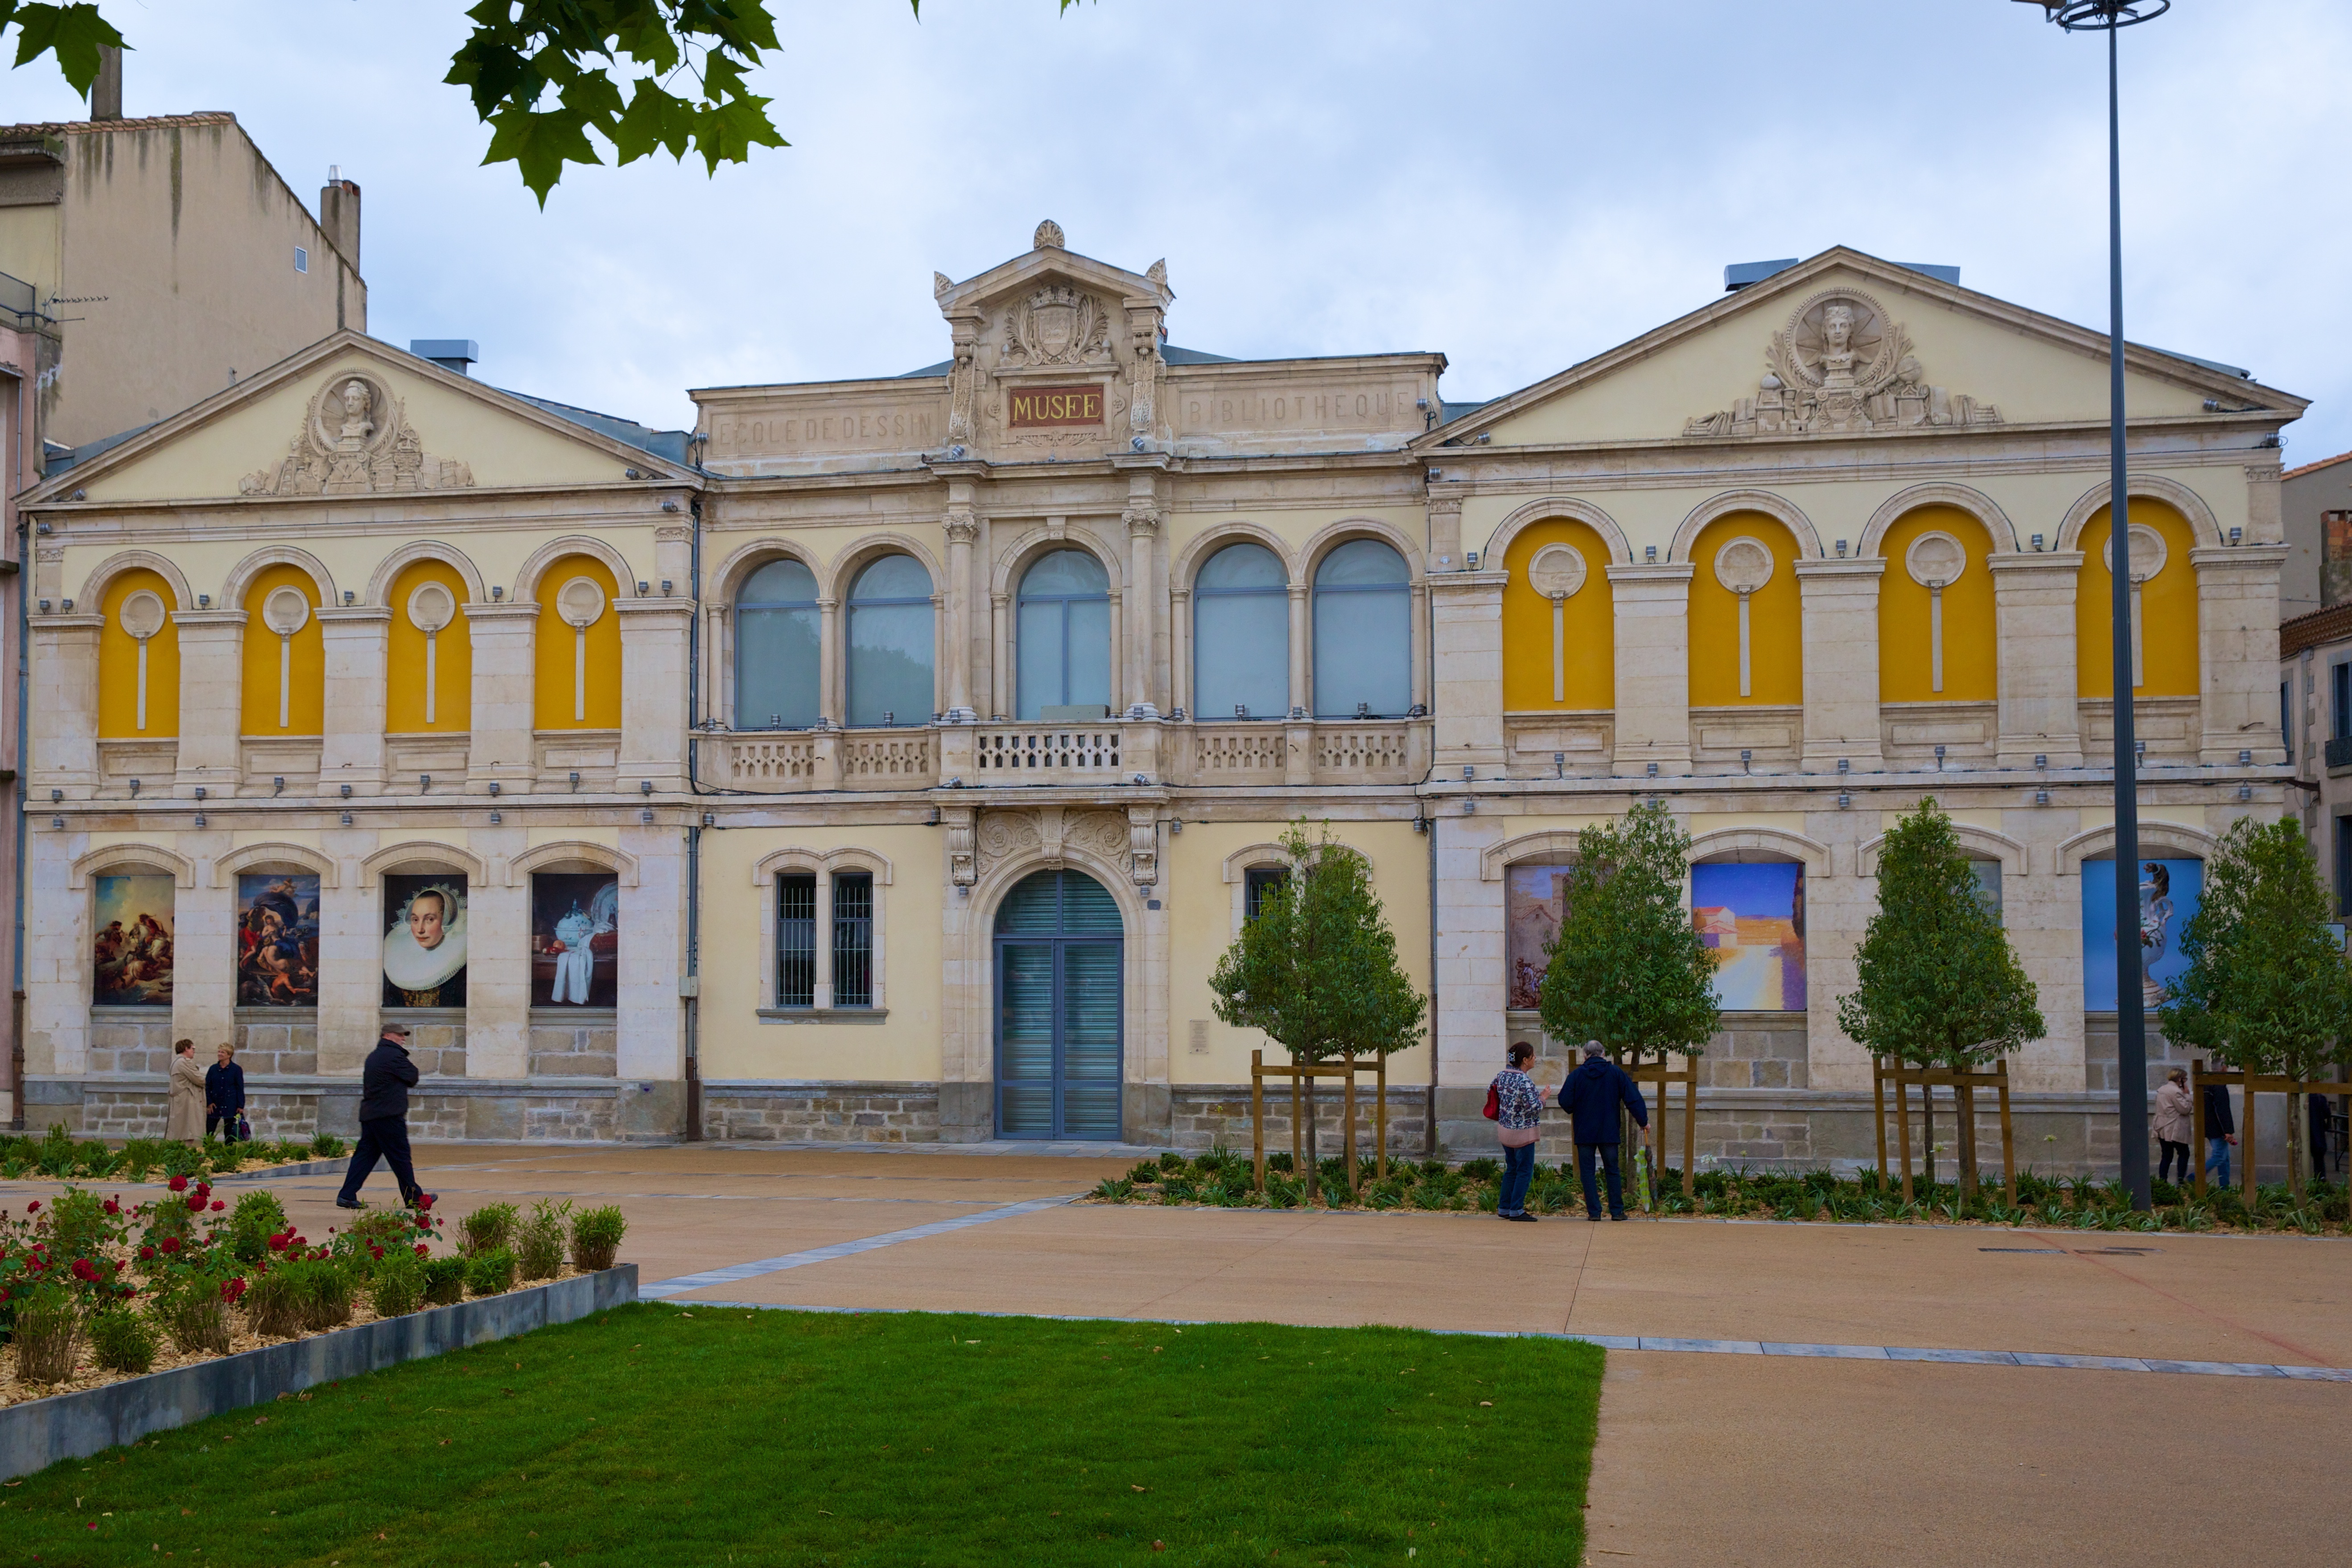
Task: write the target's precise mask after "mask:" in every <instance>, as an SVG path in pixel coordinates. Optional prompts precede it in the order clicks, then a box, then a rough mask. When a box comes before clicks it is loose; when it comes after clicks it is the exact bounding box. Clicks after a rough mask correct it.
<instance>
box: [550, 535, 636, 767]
mask: <svg viewBox="0 0 2352 1568" xmlns="http://www.w3.org/2000/svg"><path fill="white" fill-rule="evenodd" d="M535 592H536V594H537V595H538V598H539V625H538V627H537V629H536V631H535V633H534V637H535V641H536V644H537V647H536V648H535V649H534V652H533V656H532V657H533V658H534V659H535V660H536V662H537V664H538V667H539V668H538V681H537V685H538V701H537V708H536V711H535V714H534V718H533V722H534V723H536V724H537V726H538V727H539V728H540V729H542V730H617V729H619V728H620V727H621V612H620V611H619V610H618V609H616V608H615V607H614V601H615V600H617V599H618V598H619V597H620V586H619V581H618V579H616V578H615V577H614V575H613V569H612V568H611V567H609V566H607V565H605V564H604V563H603V562H602V561H599V560H597V559H596V558H595V557H594V556H593V555H567V556H565V557H564V558H563V559H562V560H561V561H558V562H556V563H554V564H553V565H551V566H550V567H548V568H547V570H546V571H544V572H542V573H541V574H540V576H539V585H538V587H537V589H536V590H535Z"/></svg>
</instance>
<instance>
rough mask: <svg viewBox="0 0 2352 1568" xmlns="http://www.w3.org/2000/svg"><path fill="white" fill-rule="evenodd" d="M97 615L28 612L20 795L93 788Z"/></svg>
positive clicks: (101, 623)
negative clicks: (24, 784)
mask: <svg viewBox="0 0 2352 1568" xmlns="http://www.w3.org/2000/svg"><path fill="white" fill-rule="evenodd" d="M105 626H106V617H105V616H44V615H35V616H33V670H32V675H33V679H32V708H31V710H30V711H29V712H27V713H26V716H25V717H26V721H27V723H28V725H29V727H30V729H31V731H32V742H33V744H32V755H30V756H29V757H27V758H26V759H25V766H26V770H27V771H28V772H29V773H31V775H32V788H31V790H30V792H29V793H28V794H27V795H26V798H27V799H31V800H41V801H45V800H47V799H48V792H49V791H50V790H52V789H61V790H63V791H65V792H66V794H67V795H70V796H72V797H74V798H76V799H85V798H87V797H88V796H89V795H90V794H91V793H92V792H93V791H95V790H96V789H97V788H98V783H99V773H98V639H99V634H100V632H101V631H102V630H103V629H104V628H105Z"/></svg>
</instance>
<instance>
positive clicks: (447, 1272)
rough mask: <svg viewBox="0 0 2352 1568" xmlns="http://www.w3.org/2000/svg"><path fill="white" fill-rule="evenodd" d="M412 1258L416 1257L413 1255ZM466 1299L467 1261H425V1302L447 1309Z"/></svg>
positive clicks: (439, 1259)
mask: <svg viewBox="0 0 2352 1568" xmlns="http://www.w3.org/2000/svg"><path fill="white" fill-rule="evenodd" d="M411 1256H412V1257H413V1256H415V1255H414V1254H411ZM465 1299H466V1260H465V1259H464V1258H426V1259H425V1301H426V1303H427V1304H428V1305H431V1306H435V1307H446V1306H450V1305H453V1304H455V1303H457V1302H458V1301H462V1300H465Z"/></svg>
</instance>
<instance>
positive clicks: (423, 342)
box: [408, 338, 482, 375]
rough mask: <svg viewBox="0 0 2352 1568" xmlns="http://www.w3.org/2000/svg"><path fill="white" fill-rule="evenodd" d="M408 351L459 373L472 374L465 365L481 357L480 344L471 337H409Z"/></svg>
mask: <svg viewBox="0 0 2352 1568" xmlns="http://www.w3.org/2000/svg"><path fill="white" fill-rule="evenodd" d="M408 352H409V353H413V354H415V356H416V357H417V358H418V359H429V360H431V361H432V362H433V363H435V364H437V365H439V366H440V367H441V368H442V369H443V370H447V371H455V372H457V374H459V375H470V374H473V373H472V372H470V371H468V370H467V368H466V367H467V365H469V364H472V363H474V362H475V361H476V360H478V359H480V358H481V357H482V346H481V345H480V344H479V343H478V342H475V341H474V340H473V339H471V338H411V339H409V340H408Z"/></svg>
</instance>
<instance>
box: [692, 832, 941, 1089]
mask: <svg viewBox="0 0 2352 1568" xmlns="http://www.w3.org/2000/svg"><path fill="white" fill-rule="evenodd" d="M703 846H704V854H703V860H702V865H703V883H702V898H703V904H702V916H703V918H702V1010H701V1019H702V1043H701V1050H702V1072H703V1076H704V1077H705V1078H710V1079H862V1080H867V1081H876V1082H882V1083H936V1082H937V1081H939V1078H940V901H941V900H942V899H943V898H944V897H946V896H947V894H948V883H947V877H946V875H945V868H944V867H943V866H942V864H941V862H940V830H939V829H938V828H935V827H921V826H907V827H880V826H843V827H795V828H792V829H789V830H787V829H784V828H736V829H730V830H729V831H728V832H725V833H721V834H709V835H705V836H704V839H703ZM787 846H791V847H794V848H803V849H814V850H817V851H820V852H822V851H824V850H827V849H841V848H857V849H866V850H870V851H872V852H873V853H875V854H877V855H880V856H882V857H883V858H886V859H887V860H888V861H889V862H890V868H891V876H892V879H891V880H890V882H888V883H887V884H884V883H882V882H881V881H880V880H879V879H877V881H876V885H875V889H874V896H875V898H876V899H877V900H878V901H879V902H880V904H881V910H882V985H883V994H882V1003H883V1007H884V1009H885V1011H886V1012H887V1015H888V1016H887V1017H886V1018H885V1019H884V1020H883V1021H882V1022H881V1023H878V1024H765V1023H762V1022H761V1020H760V1017H759V1013H758V1009H760V1008H761V1007H765V1006H772V1005H774V1001H775V999H774V997H772V996H763V995H761V994H760V966H761V952H760V948H761V942H762V941H763V931H764V930H765V929H766V928H764V927H763V926H762V924H761V917H762V915H763V914H765V913H767V912H769V906H770V905H771V904H772V901H773V900H774V899H775V896H776V893H775V884H774V883H773V882H772V881H769V882H766V883H763V884H762V885H761V886H759V887H756V888H755V887H753V886H752V884H751V874H750V868H751V866H752V865H754V864H756V863H757V862H758V861H759V860H760V859H761V857H763V856H766V855H769V854H772V853H773V852H774V851H776V850H778V849H782V848H784V847H787Z"/></svg>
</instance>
